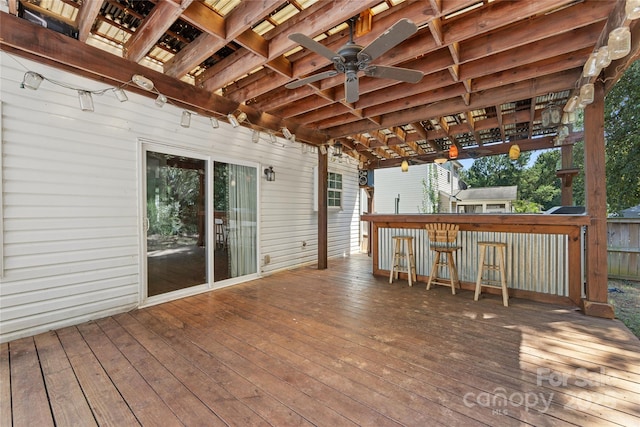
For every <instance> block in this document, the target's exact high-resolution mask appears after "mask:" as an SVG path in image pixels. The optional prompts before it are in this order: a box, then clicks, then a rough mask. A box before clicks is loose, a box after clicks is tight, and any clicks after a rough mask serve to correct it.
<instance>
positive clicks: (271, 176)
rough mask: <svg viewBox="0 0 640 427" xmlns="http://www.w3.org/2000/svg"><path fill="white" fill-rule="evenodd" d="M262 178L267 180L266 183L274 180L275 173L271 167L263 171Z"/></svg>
mask: <svg viewBox="0 0 640 427" xmlns="http://www.w3.org/2000/svg"><path fill="white" fill-rule="evenodd" d="M264 176H265V177H266V178H267V181H275V180H276V173H275V172H274V170H273V166H269V167H268V168H266V169H265V170H264Z"/></svg>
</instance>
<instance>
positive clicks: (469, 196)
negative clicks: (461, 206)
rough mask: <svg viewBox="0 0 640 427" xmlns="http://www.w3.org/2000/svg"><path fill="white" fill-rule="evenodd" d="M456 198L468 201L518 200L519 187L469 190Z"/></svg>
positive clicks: (463, 191)
mask: <svg viewBox="0 0 640 427" xmlns="http://www.w3.org/2000/svg"><path fill="white" fill-rule="evenodd" d="M456 198H457V199H459V200H462V201H466V200H516V199H517V198H518V186H517V185H510V186H506V187H481V188H468V189H466V190H462V191H460V192H459V193H458V194H456Z"/></svg>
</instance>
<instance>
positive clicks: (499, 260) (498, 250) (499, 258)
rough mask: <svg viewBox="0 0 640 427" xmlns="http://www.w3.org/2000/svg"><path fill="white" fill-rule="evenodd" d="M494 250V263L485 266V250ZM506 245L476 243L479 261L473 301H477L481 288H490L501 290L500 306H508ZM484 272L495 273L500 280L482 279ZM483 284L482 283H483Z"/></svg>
mask: <svg viewBox="0 0 640 427" xmlns="http://www.w3.org/2000/svg"><path fill="white" fill-rule="evenodd" d="M489 248H493V249H494V261H493V264H485V262H484V260H485V253H486V252H487V249H489ZM506 248H507V244H506V243H501V242H478V251H479V252H480V261H479V265H478V279H477V280H476V293H475V295H474V297H473V299H474V301H478V297H479V296H480V291H481V289H482V287H483V286H486V287H490V288H498V289H502V305H504V306H505V307H508V306H509V291H507V278H506V273H505V268H504V266H505V263H506V262H505V259H506V255H505V252H506ZM484 270H488V271H497V272H498V273H499V275H500V280H499V281H498V280H490V279H489V278H487V279H484V280H483V278H482V273H483V271H484ZM483 282H484V283H483Z"/></svg>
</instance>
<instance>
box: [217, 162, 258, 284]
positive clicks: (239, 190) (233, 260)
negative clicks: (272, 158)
mask: <svg viewBox="0 0 640 427" xmlns="http://www.w3.org/2000/svg"><path fill="white" fill-rule="evenodd" d="M257 200H258V198H257V170H256V168H254V167H249V166H241V165H235V164H229V163H220V162H215V163H214V206H215V213H214V217H215V218H214V219H215V224H216V250H215V255H214V259H215V265H214V281H220V280H225V279H229V278H233V277H240V276H244V275H247V274H253V273H257V271H258V267H257V203H258V202H257Z"/></svg>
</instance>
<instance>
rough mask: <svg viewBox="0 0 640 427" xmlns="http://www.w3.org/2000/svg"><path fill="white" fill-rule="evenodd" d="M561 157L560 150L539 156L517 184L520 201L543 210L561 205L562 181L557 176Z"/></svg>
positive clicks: (546, 152)
mask: <svg viewBox="0 0 640 427" xmlns="http://www.w3.org/2000/svg"><path fill="white" fill-rule="evenodd" d="M560 156H561V155H560V150H549V151H545V152H544V153H542V154H540V155H539V156H538V158H537V159H536V161H535V163H534V164H533V165H532V166H531V167H530V168H528V169H527V170H526V173H523V174H522V176H521V177H520V181H519V182H518V183H517V184H518V191H519V197H518V198H519V199H520V200H522V201H527V202H530V203H533V204H535V205H538V206H540V207H541V209H542V210H547V209H549V208H552V207H553V206H558V205H560V204H561V190H560V179H559V178H558V177H557V176H556V170H557V168H558V164H559V162H560Z"/></svg>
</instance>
